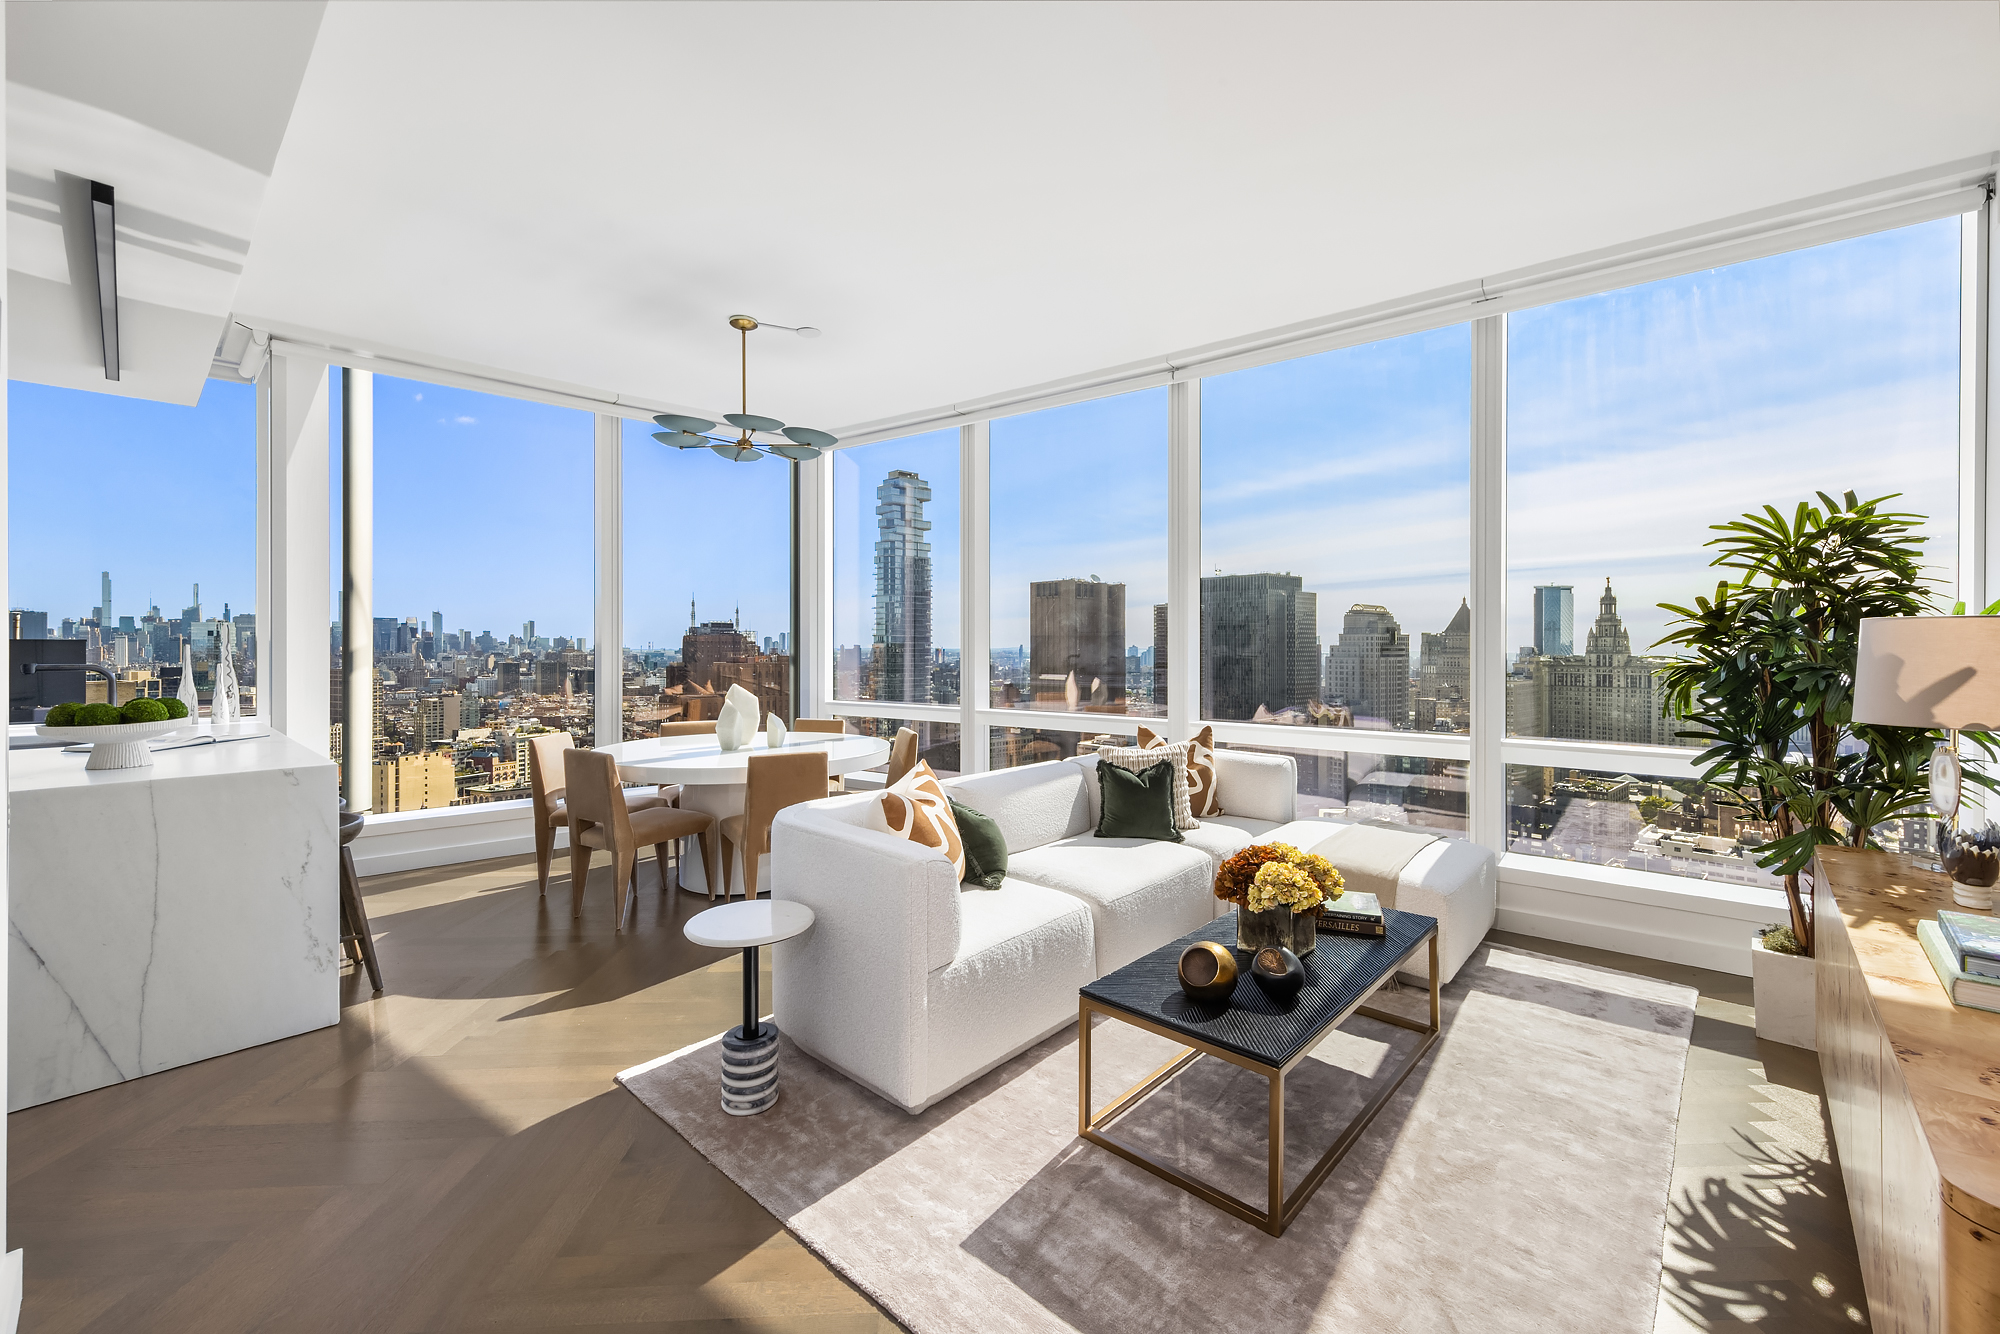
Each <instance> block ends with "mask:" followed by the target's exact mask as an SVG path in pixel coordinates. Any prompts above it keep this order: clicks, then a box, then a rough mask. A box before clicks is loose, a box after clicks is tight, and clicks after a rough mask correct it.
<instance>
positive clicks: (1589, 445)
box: [1506, 217, 1960, 885]
mask: <svg viewBox="0 0 2000 1334" xmlns="http://www.w3.org/2000/svg"><path fill="white" fill-rule="evenodd" d="M1959 265H1960V224H1959V220H1958V219H1957V218H1955V217H1953V218H1945V219H1941V220H1939V221H1935V222H1929V223H1924V224H1922V225H1920V226H1914V227H1905V228H1901V229H1898V230H1894V231H1886V232H1879V233H1875V234H1873V235H1868V236H1860V237H1855V238H1853V239H1850V240H1845V241H1840V242H1836V243H1833V244H1829V245H1822V246H1816V247H1813V248H1811V249H1806V250H1797V251H1791V252H1787V253H1784V254H1779V255H1773V256H1770V257H1768V258H1763V259H1757V260H1752V261H1749V262H1746V263H1742V264H1734V265H1730V266H1728V267H1726V268H1719V269H1710V270H1706V271H1703V272H1700V273H1693V274H1688V275H1685V276H1682V277H1677V278H1670V279H1666V280H1663V281H1660V282H1653V283H1647V284H1644V285H1641V286H1637V287H1627V288H1622V289H1619V290H1616V291H1610V292H1603V293H1599V294H1596V295H1593V296H1587V297H1581V298H1578V299H1576V300H1572V301H1564V302H1560V303H1557V304H1554V305H1548V306H1541V307H1537V308H1534V309H1530V310H1524V311H1519V312H1516V313H1515V314H1513V315H1510V316H1509V317H1508V320H1507V342H1508V347H1507V464H1508V477H1507V503H1508V572H1507V585H1508V599H1507V629H1508V636H1509V637H1508V644H1509V651H1508V674H1507V680H1506V700H1507V705H1506V707H1507V730H1508V732H1509V733H1510V734H1512V735H1515V736H1521V737H1548V738H1559V739H1568V740H1578V741H1589V742H1608V743H1613V744H1616V745H1621V746H1633V747H1646V746H1681V747H1689V746H1699V745H1700V742H1699V740H1698V739H1696V738H1692V737H1688V736H1684V735H1681V733H1682V732H1683V731H1684V730H1685V729H1684V728H1683V727H1682V726H1681V725H1680V724H1678V723H1676V722H1674V721H1673V720H1671V719H1666V718H1663V717H1662V716H1661V708H1660V702H1661V701H1660V693H1661V687H1660V681H1659V676H1658V673H1659V671H1660V669H1661V667H1662V666H1664V665H1665V663H1666V661H1667V660H1668V659H1667V658H1666V657H1665V656H1664V652H1663V650H1661V649H1659V648H1658V647H1657V644H1658V641H1659V640H1660V638H1661V637H1662V636H1663V635H1664V634H1665V633H1666V630H1667V625H1668V622H1669V619H1670V618H1671V613H1670V612H1668V611H1667V610H1665V608H1664V607H1663V606H1662V605H1661V604H1663V603H1671V604H1678V605H1681V606H1688V605H1691V604H1692V601H1693V599H1694V598H1695V597H1696V596H1698V595H1702V594H1705V593H1709V592H1712V590H1713V589H1714V587H1715V584H1716V582H1717V581H1718V579H1719V578H1720V577H1721V576H1722V575H1723V573H1725V572H1723V571H1718V570H1715V569H1712V568H1711V567H1710V565H1709V560H1710V557H1711V555H1712V553H1711V552H1710V551H1708V550H1707V549H1706V548H1705V547H1704V543H1706V542H1707V541H1708V540H1709V539H1711V538H1712V537H1714V536H1715V533H1714V531H1713V528H1712V525H1715V524H1720V523H1725V522H1728V521H1730V520H1732V519H1734V518H1736V517H1737V516H1738V515H1740V514H1742V513H1744V512H1745V511H1752V510H1759V509H1761V508H1762V507H1764V506H1766V505H1770V506H1775V507H1777V508H1778V509H1779V510H1780V511H1782V512H1784V513H1786V514H1788V515H1789V514H1790V513H1791V512H1792V510H1793V509H1794V507H1796V506H1797V505H1798V504H1799V502H1801V501H1810V500H1812V499H1813V496H1814V493H1815V492H1827V493H1829V494H1831V495H1835V496H1839V495H1841V494H1842V493H1844V492H1848V491H1852V492H1854V493H1856V494H1857V495H1858V496H1861V497H1863V498H1875V497H1885V496H1890V495H1895V496H1897V499H1896V500H1895V501H1894V502H1893V504H1892V508H1895V509H1899V510H1904V511H1909V512H1913V513H1916V514H1920V515H1922V516H1924V524H1923V533H1924V536H1925V537H1926V539H1927V543H1926V548H1925V549H1926V552H1927V554H1928V564H1929V568H1930V572H1931V574H1932V576H1933V577H1934V578H1935V579H1936V581H1937V587H1938V590H1939V599H1940V605H1941V609H1942V608H1943V607H1945V606H1948V605H1949V604H1950V602H1951V599H1952V596H1953V594H1952V585H1953V580H1954V577H1955V569H1956V559H1955V558H1956V546H1957V534H1958V522H1959V520H1958V503H1959V500H1958V468H1959V288H1960V272H1959ZM1675 767H1676V766H1674V765H1673V764H1672V762H1671V761H1667V762H1662V761H1659V760H1657V759H1655V760H1652V761H1650V762H1649V761H1648V760H1647V759H1646V758H1645V757H1644V756H1643V755H1641V754H1639V753H1636V752H1635V753H1634V754H1633V755H1631V756H1630V757H1628V758H1627V759H1626V760H1625V762H1624V767H1623V768H1621V769H1619V770H1609V769H1605V768H1601V767H1600V768H1598V769H1586V768H1574V769H1570V768H1560V767H1550V766H1546V765H1518V764H1516V765H1510V766H1509V769H1508V780H1507V782H1508V788H1507V803H1508V812H1509V840H1508V846H1509V848H1510V850H1512V851H1516V852H1531V853H1538V854H1542V855H1546V856H1553V857H1562V858H1569V859H1575V860H1582V861H1592V862H1599V863H1607V864H1614V865H1621V866H1628V867H1634V868H1638V869H1650V870H1671V871H1673V872H1676V873H1679V874H1686V875H1693V876H1699V877H1702V878H1707V879H1719V880H1725V881H1736V882H1741V883H1746V884H1757V885H1769V884H1771V883H1774V882H1773V881H1772V879H1771V877H1770V876H1769V875H1768V874H1767V873H1765V872H1764V871H1762V870H1760V869H1758V868H1757V867H1756V866H1755V865H1754V863H1753V861H1752V860H1750V859H1746V858H1745V856H1744V855H1743V854H1744V852H1745V851H1746V849H1747V848H1748V847H1750V846H1751V845H1754V844H1755V843H1757V842H1760V841H1762V838H1763V837H1764V834H1765V831H1763V830H1761V829H1758V828H1756V827H1753V826H1744V825H1740V824H1739V823H1738V822H1737V821H1736V819H1735V818H1734V812H1733V811H1732V810H1731V809H1730V808H1729V807H1727V806H1718V805H1716V804H1715V803H1714V802H1713V801H1710V800H1706V799H1705V798H1704V797H1703V796H1702V794H1701V792H1700V790H1699V787H1698V785H1697V784H1695V783H1694V782H1692V781H1691V780H1689V779H1687V778H1686V777H1684V776H1677V775H1676V774H1675V773H1674V772H1673V770H1674V768H1675ZM1635 775H1636V776H1635ZM1902 836H1903V831H1902V830H1900V829H1898V830H1896V831H1892V833H1891V839H1892V841H1894V840H1895V839H1898V838H1901V837H1902ZM1911 836H1912V837H1915V834H1914V833H1913V834H1912V835H1911Z"/></svg>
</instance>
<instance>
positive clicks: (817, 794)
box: [722, 750, 826, 900]
mask: <svg viewBox="0 0 2000 1334" xmlns="http://www.w3.org/2000/svg"><path fill="white" fill-rule="evenodd" d="M746 778H747V781H746V782H745V783H744V785H743V814H741V815H725V816H723V817H722V897H723V898H724V899H725V900H726V899H728V898H729V895H730V893H731V890H732V886H731V882H732V881H733V880H734V879H735V877H736V855H735V854H736V849H738V848H741V849H742V850H743V897H744V898H745V899H754V898H756V897H757V859H758V858H760V857H762V856H763V855H764V854H765V853H767V852H769V851H770V850H771V817H773V816H774V815H776V814H777V813H778V812H779V811H781V810H783V809H784V808H785V807H787V806H796V805H798V804H799V803H800V802H802V801H818V800H819V799H820V798H821V797H823V796H825V795H826V752H825V751H823V750H793V751H783V750H775V751H770V752H768V753H766V754H763V755H752V756H751V757H750V759H749V772H748V773H747V775H746Z"/></svg>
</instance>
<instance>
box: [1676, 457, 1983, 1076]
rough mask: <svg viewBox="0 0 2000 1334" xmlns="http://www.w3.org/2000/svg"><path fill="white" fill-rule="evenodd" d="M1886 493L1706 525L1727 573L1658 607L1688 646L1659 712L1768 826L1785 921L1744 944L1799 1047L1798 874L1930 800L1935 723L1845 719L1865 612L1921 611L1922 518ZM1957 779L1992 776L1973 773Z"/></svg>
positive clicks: (1780, 1023) (1802, 984)
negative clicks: (1710, 593)
mask: <svg viewBox="0 0 2000 1334" xmlns="http://www.w3.org/2000/svg"><path fill="white" fill-rule="evenodd" d="M1895 498H1896V497H1894V496H1884V497H1882V498H1880V499H1877V500H1867V501H1863V500H1857V499H1856V498H1855V495H1854V493H1853V492H1852V491H1850V492H1847V493H1846V494H1845V495H1843V496H1842V497H1840V498H1839V499H1838V500H1836V499H1834V498H1833V497H1831V496H1829V495H1827V494H1826V493H1825V492H1820V493H1818V499H1819V504H1817V505H1814V504H1812V503H1810V502H1802V503H1800V505H1799V506H1798V508H1797V509H1796V511H1794V513H1793V514H1792V515H1791V516H1790V517H1789V518H1787V517H1786V515H1785V514H1784V513H1783V512H1781V511H1780V510H1778V509H1776V508H1774V507H1772V506H1768V505H1767V506H1765V507H1764V509H1763V510H1762V511H1761V512H1752V513H1749V514H1745V515H1743V516H1742V517H1740V518H1738V519H1736V520H1734V521H1732V522H1729V523H1723V524H1716V525H1714V528H1713V531H1715V532H1717V533H1719V534H1720V536H1718V537H1715V538H1714V539H1712V540H1711V541H1710V542H1709V543H1708V545H1709V546H1711V547H1714V548H1716V549H1717V553H1718V554H1717V555H1716V557H1715V559H1714V560H1713V561H1712V562H1711V564H1713V565H1716V566H1719V567H1721V568H1723V569H1726V570H1730V571H1733V572H1734V573H1735V575H1736V576H1737V577H1736V578H1735V579H1734V580H1733V581H1732V580H1729V579H1725V580H1723V581H1722V582H1720V583H1718V584H1717V585H1716V588H1715V595H1714V597H1712V598H1696V599H1695V601H1694V605H1693V606H1692V607H1680V606H1675V605H1673V604H1671V603H1661V604H1660V606H1661V608H1662V610H1665V611H1667V612H1670V613H1672V614H1673V617H1674V619H1673V621H1672V622H1671V623H1670V625H1669V632H1668V634H1667V635H1666V636H1665V637H1664V638H1663V639H1661V640H1660V644H1662V645H1667V646H1671V647H1673V648H1674V649H1676V650H1678V654H1679V656H1680V657H1681V658H1682V661H1680V662H1678V663H1676V664H1675V665H1674V666H1672V667H1669V668H1667V669H1666V670H1665V671H1663V672H1662V674H1661V675H1662V677H1663V679H1664V684H1665V697H1666V698H1665V709H1666V712H1667V716H1669V717H1672V718H1677V719H1679V720H1681V721H1682V722H1685V723H1687V724H1688V730H1686V731H1684V732H1682V733H1680V735H1681V736H1683V737H1687V738H1690V739H1699V740H1702V741H1705V742H1707V743H1708V744H1707V748H1706V749H1705V750H1703V751H1702V753H1701V755H1700V756H1699V757H1698V759H1697V761H1696V762H1697V763H1698V764H1699V765H1701V766H1702V773H1701V781H1702V782H1703V783H1704V784H1705V785H1706V786H1707V787H1708V788H1709V789H1710V790H1711V791H1712V792H1713V793H1714V794H1715V797H1716V799H1717V800H1718V801H1720V802H1722V803H1723V804H1726V805H1729V806H1733V807H1735V808H1737V809H1738V810H1740V811H1742V812H1743V814H1744V816H1745V818H1746V819H1747V820H1750V821H1754V822H1756V823H1758V824H1760V825H1762V826H1763V827H1764V828H1765V829H1767V830H1768V831H1769V837H1767V838H1766V839H1765V840H1764V842H1762V843H1761V844H1759V845H1758V846H1757V847H1755V848H1754V849H1752V851H1753V852H1755V853H1756V854H1757V864H1758V865H1759V866H1762V867H1765V868H1767V869H1768V870H1770V871H1772V872H1773V873H1774V874H1776V875H1777V876H1779V877H1780V878H1781V880H1782V882H1783V886H1784V894H1785V906H1786V914H1787V921H1786V922H1785V923H1784V925H1783V926H1782V927H1777V928H1772V929H1770V930H1768V931H1766V932H1760V933H1759V934H1758V937H1757V939H1756V940H1755V941H1754V942H1753V944H1752V950H1753V954H1752V968H1753V973H1754V975H1755V979H1756V990H1757V996H1756V1005H1757V1031H1758V1034H1759V1036H1763V1037H1770V1038H1775V1039H1776V1040H1778V1041H1786V1042H1791V1043H1793V1044H1794V1045H1797V1046H1806V1047H1810V1046H1811V1045H1813V1044H1812V1021H1813V1008H1812V998H1813V974H1812V964H1811V959H1812V954H1813V922H1812V906H1811V899H1812V896H1811V892H1810V889H1809V888H1802V887H1801V876H1802V875H1803V874H1805V873H1806V871H1807V869H1808V868H1809V867H1810V866H1811V864H1812V859H1813V854H1814V852H1815V851H1816V850H1817V849H1818V848H1820V847H1821V846H1825V845H1833V846H1840V847H1857V848H1861V847H1874V846H1878V845H1877V844H1876V842H1875V831H1876V830H1877V829H1879V828H1880V827H1882V826H1883V825H1884V824H1886V823H1887V822H1889V821H1892V820H1899V819H1902V818H1904V817H1908V816H1915V815H1919V814H1922V813H1923V812H1924V811H1925V810H1926V809H1927V803H1928V800H1929V788H1928V783H1927V779H1926V774H1925V767H1926V764H1927V762H1928V758H1929V755H1930V750H1931V747H1932V746H1933V745H1934V744H1935V742H1936V741H1937V739H1938V734H1937V733H1934V732H1925V731H1920V730H1918V729H1915V728H1896V727H1867V726H1862V725H1858V724H1856V723H1855V722H1854V721H1853V717H1852V692H1853V685H1854V660H1855V649H1856V645H1857V642H1858V640H1859V637H1860V631H1861V622H1862V620H1863V619H1864V618H1866V617H1870V616H1914V615H1918V614H1920V613H1923V612H1925V611H1928V610H1930V602H1931V590H1930V588H1929V587H1928V586H1927V582H1926V580H1925V579H1924V577H1923V573H1922V566H1921V564H1920V562H1921V559H1922V555H1923V546H1924V541H1925V539H1924V537H1923V536H1922V534H1921V533H1920V532H1919V531H1918V528H1919V525H1921V524H1922V523H1923V516H1922V515H1919V514H1907V513H1898V512H1892V511H1889V510H1886V509H1884V508H1883V506H1884V505H1886V504H1887V503H1888V502H1889V501H1891V500H1894V499H1895ZM1981 740H1983V739H1981ZM1966 781H1968V782H1972V783H1977V784H1980V785H1981V786H1984V787H1988V788H1991V787H1993V786H1994V784H1993V782H1992V780H1990V779H1988V778H1986V777H1985V776H1983V775H1977V774H1973V773H1971V772H1968V773H1967V775H1966ZM1779 956H1784V957H1782V958H1780V957H1779ZM1767 1014H1768V1016H1769V1021H1770V1022H1769V1027H1768V1029H1767V1023H1766V1019H1767Z"/></svg>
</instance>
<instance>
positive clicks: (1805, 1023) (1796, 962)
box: [1750, 931, 1819, 1051]
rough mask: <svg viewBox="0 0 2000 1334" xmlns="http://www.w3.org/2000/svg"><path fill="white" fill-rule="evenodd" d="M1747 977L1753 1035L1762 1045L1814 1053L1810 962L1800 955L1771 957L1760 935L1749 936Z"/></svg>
mask: <svg viewBox="0 0 2000 1334" xmlns="http://www.w3.org/2000/svg"><path fill="white" fill-rule="evenodd" d="M1750 978H1751V982H1752V985H1753V987H1754V997H1753V999H1754V1003H1755V1004H1756V1007H1757V1036H1758V1037H1760V1038H1762V1039H1764V1040H1765V1041H1766V1042H1782V1043H1785V1044H1786V1045H1787V1046H1792V1047H1804V1048H1805V1049H1806V1050H1807V1051H1818V1050H1819V1046H1818V1044H1817V1042H1816V1041H1815V1040H1814V1037H1813V1011H1814V1004H1813V987H1814V985H1815V983H1814V973H1813V961H1812V960H1811V959H1808V958H1806V957H1805V956H1804V955H1802V954H1774V953H1772V952H1771V951H1770V950H1767V949H1765V948H1764V937H1763V934H1762V933H1761V932H1756V931H1753V932H1751V933H1750Z"/></svg>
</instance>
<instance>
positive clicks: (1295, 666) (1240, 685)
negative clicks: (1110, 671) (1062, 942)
mask: <svg viewBox="0 0 2000 1334" xmlns="http://www.w3.org/2000/svg"><path fill="white" fill-rule="evenodd" d="M1153 670H1154V671H1158V670H1159V667H1158V664H1157V661H1156V662H1155V666H1154V669H1153ZM1318 693H1319V594H1317V593H1308V592H1306V591H1305V582H1304V580H1302V579H1300V578H1299V577H1298V576H1297V575H1295V574H1218V575H1212V576H1210V577H1208V578H1206V579H1203V580H1202V581H1201V716H1202V717H1204V718H1251V717H1254V716H1255V715H1256V713H1257V709H1258V706H1259V705H1262V706H1263V707H1264V708H1266V709H1269V710H1270V711H1271V712H1272V713H1277V712H1279V711H1280V710H1283V709H1303V708H1304V707H1305V706H1306V705H1307V704H1308V703H1309V702H1310V701H1311V700H1312V699H1313V698H1314V697H1316V696H1317V695H1318Z"/></svg>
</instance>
